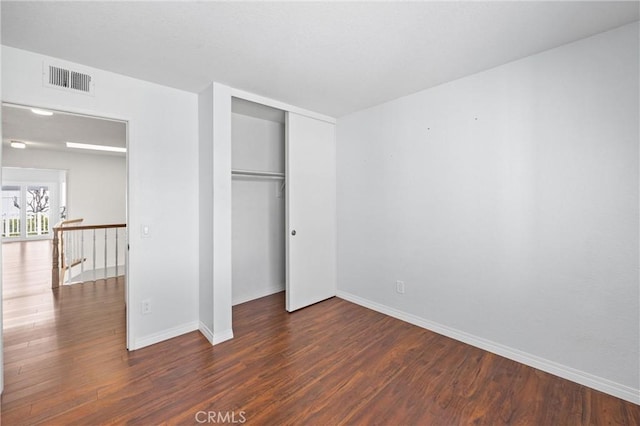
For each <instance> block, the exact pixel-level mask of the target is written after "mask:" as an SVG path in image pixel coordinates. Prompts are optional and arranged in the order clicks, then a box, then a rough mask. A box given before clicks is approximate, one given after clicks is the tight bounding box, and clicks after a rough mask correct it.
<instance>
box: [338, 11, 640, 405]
mask: <svg viewBox="0 0 640 426" xmlns="http://www.w3.org/2000/svg"><path fill="white" fill-rule="evenodd" d="M638 75H639V69H638V24H637V23H636V24H632V25H627V26H625V27H622V28H619V29H616V30H613V31H610V32H607V33H603V34H600V35H596V36H594V37H591V38H588V39H584V40H581V41H578V42H575V43H572V44H568V45H565V46H562V47H559V48H557V49H553V50H550V51H547V52H543V53H541V54H538V55H535V56H531V57H528V58H525V59H522V60H519V61H516V62H513V63H510V64H507V65H504V66H500V67H497V68H494V69H491V70H489V71H486V72H482V73H479V74H475V75H473V76H470V77H467V78H463V79H460V80H457V81H454V82H451V83H448V84H444V85H441V86H439V87H436V88H433V89H430V90H425V91H422V92H419V93H416V94H413V95H410V96H407V97H404V98H401V99H398V100H395V101H392V102H389V103H385V104H383V105H380V106H377V107H374V108H371V109H368V110H365V111H361V112H357V113H354V114H352V115H349V116H347V117H343V118H341V119H339V120H338V127H337V138H338V172H337V173H338V189H337V191H338V236H339V246H338V253H339V255H338V259H339V269H338V280H339V284H338V289H339V294H340V295H342V296H343V297H345V298H349V299H351V300H354V301H357V302H359V303H362V304H366V305H369V306H371V307H374V308H376V309H379V310H381V311H384V312H388V313H390V314H392V315H396V316H398V317H401V318H404V319H407V320H409V321H412V322H414V323H417V324H420V325H423V326H426V327H429V328H432V329H434V330H437V331H439V332H441V333H444V334H448V335H450V336H453V337H455V338H458V339H460V340H464V341H467V342H470V343H472V344H475V345H477V346H480V347H484V348H486V349H489V350H492V351H494V352H497V353H501V354H503V355H505V356H508V357H511V358H514V359H517V360H519V361H522V362H525V363H528V364H530V365H534V366H537V367H539V368H542V369H545V370H547V371H551V372H553V373H555V374H559V375H561V376H564V377H567V378H570V379H571V380H575V381H578V382H581V383H584V384H587V385H589V386H592V387H596V388H598V389H600V390H603V391H605V392H609V393H613V394H614V395H618V396H620V397H623V398H625V399H628V400H632V401H635V402H636V403H639V402H640V399H639V397H638V395H639V393H638V392H639V390H640V377H639V371H640V364H639V362H640V361H639V359H640V354H639V347H640V341H639V335H640V330H639V323H640V321H639V320H640V309H639V306H638V305H639V290H638V288H639V279H638V254H639V253H638V245H639V239H638V231H639V229H638V228H639V227H638V201H639V200H638V152H639V150H638V140H639V130H638V115H639V111H638V92H639V85H638ZM396 280H403V281H404V282H405V284H406V293H405V294H404V295H401V294H397V293H396V292H395V282H396Z"/></svg>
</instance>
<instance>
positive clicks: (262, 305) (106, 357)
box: [2, 243, 640, 425]
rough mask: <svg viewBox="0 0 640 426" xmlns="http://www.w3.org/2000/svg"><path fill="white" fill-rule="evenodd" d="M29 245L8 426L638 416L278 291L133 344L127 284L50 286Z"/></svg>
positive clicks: (404, 329) (9, 368)
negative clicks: (215, 334) (227, 333)
mask: <svg viewBox="0 0 640 426" xmlns="http://www.w3.org/2000/svg"><path fill="white" fill-rule="evenodd" d="M31 244H33V246H29V245H23V246H24V247H19V246H18V245H16V246H13V244H7V245H5V246H4V258H5V262H4V265H5V268H4V287H5V288H4V345H5V346H4V357H5V359H4V363H5V365H4V367H5V390H4V394H3V396H2V422H3V424H5V425H14V424H39V423H41V424H51V425H66V424H86V425H94V424H124V423H129V424H142V425H152V424H198V423H204V422H206V421H207V420H209V424H220V423H235V424H240V423H245V424H253V425H289V424H290V425H338V424H351V425H374V424H378V425H458V424H486V425H499V424H514V425H515V424H519V425H606V424H621V425H638V424H640V407H639V406H637V405H634V404H631V403H628V402H624V401H622V400H620V399H617V398H614V397H611V396H608V395H605V394H603V393H600V392H597V391H594V390H591V389H589V388H586V387H584V386H580V385H577V384H575V383H572V382H569V381H566V380H563V379H560V378H557V377H555V376H552V375H550V374H546V373H543V372H541V371H538V370H535V369H533V368H530V367H526V366H524V365H522V364H518V363H516V362H514V361H510V360H507V359H505V358H502V357H499V356H497V355H493V354H491V353H488V352H485V351H482V350H480V349H476V348H474V347H471V346H468V345H465V344H463V343H460V342H456V341H454V340H451V339H448V338H446V337H442V336H440V335H437V334H435V333H432V332H429V331H426V330H423V329H421V328H418V327H415V326H412V325H410V324H407V323H404V322H402V321H398V320H396V319H393V318H390V317H387V316H385V315H382V314H379V313H376V312H373V311H371V310H368V309H366V308H363V307H360V306H357V305H354V304H352V303H349V302H346V301H344V300H341V299H338V298H333V299H330V300H328V301H325V302H322V303H319V304H316V305H313V306H311V307H308V308H306V309H303V310H301V311H298V312H295V313H293V314H288V313H287V312H285V310H284V295H283V294H282V293H281V294H276V295H273V296H269V297H265V298H262V299H258V300H255V301H252V302H248V303H245V304H242V305H238V306H236V307H234V309H233V321H234V333H235V338H234V339H233V340H230V341H228V342H225V343H222V344H219V345H217V346H215V347H211V346H210V345H209V343H208V342H207V341H206V340H205V339H204V337H202V336H201V335H200V334H199V333H198V332H193V333H189V334H186V335H183V336H181V337H178V338H175V339H172V340H170V341H167V342H162V343H159V344H156V345H153V346H150V347H147V348H144V349H140V350H137V351H133V352H127V350H126V349H125V334H124V333H125V306H124V289H123V282H122V281H121V280H120V281H116V280H108V281H106V282H105V281H98V282H96V283H91V284H83V285H75V286H71V287H69V286H64V287H61V288H60V290H59V291H52V290H51V289H50V288H49V285H48V284H49V283H48V274H49V273H50V272H49V269H48V266H47V265H48V263H46V262H44V261H37V262H36V261H35V260H34V259H35V258H36V256H38V255H39V254H41V255H43V257H46V255H45V254H46V252H47V250H48V247H47V246H46V245H42V246H39V245H38V244H37V243H31ZM38 253H39V254H38ZM26 259H29V262H28V264H29V267H28V270H27V269H25V268H24V265H23V266H19V265H22V263H23V262H24V261H25V260H26Z"/></svg>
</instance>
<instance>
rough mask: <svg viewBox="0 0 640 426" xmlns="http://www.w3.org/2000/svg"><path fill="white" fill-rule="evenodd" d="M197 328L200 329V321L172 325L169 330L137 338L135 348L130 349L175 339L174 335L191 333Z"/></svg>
mask: <svg viewBox="0 0 640 426" xmlns="http://www.w3.org/2000/svg"><path fill="white" fill-rule="evenodd" d="M196 330H198V322H197V321H192V322H189V323H186V324H182V325H179V326H177V327H172V328H169V329H167V330H163V331H160V332H158V333H153V334H150V335H148V336H144V337H141V338H138V339H135V342H134V344H133V348H129V349H130V350H136V349H142V348H144V347H145V346H150V345H153V344H155V343H159V342H163V341H165V340H169V339H173V338H174V337H178V336H181V335H183V334H186V333H190V332H192V331H196Z"/></svg>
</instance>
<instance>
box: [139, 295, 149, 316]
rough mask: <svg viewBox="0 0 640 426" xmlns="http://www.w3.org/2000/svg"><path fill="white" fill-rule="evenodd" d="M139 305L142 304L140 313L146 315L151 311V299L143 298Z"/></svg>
mask: <svg viewBox="0 0 640 426" xmlns="http://www.w3.org/2000/svg"><path fill="white" fill-rule="evenodd" d="M140 305H141V306H142V315H147V314H150V313H151V300H149V299H144V300H143V301H142V302H141V303H140Z"/></svg>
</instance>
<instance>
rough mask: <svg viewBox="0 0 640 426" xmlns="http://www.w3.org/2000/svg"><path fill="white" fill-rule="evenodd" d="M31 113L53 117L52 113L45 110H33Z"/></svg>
mask: <svg viewBox="0 0 640 426" xmlns="http://www.w3.org/2000/svg"><path fill="white" fill-rule="evenodd" d="M31 112H32V113H34V114H38V115H45V116H47V117H49V116H51V115H53V113H52V112H51V111H45V110H43V109H38V108H31Z"/></svg>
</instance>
